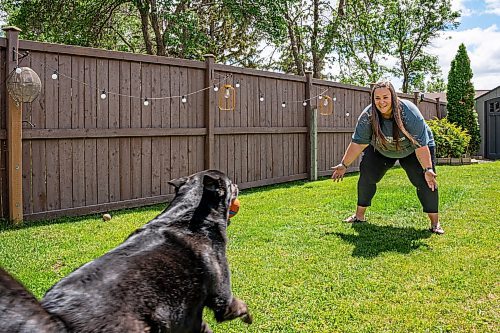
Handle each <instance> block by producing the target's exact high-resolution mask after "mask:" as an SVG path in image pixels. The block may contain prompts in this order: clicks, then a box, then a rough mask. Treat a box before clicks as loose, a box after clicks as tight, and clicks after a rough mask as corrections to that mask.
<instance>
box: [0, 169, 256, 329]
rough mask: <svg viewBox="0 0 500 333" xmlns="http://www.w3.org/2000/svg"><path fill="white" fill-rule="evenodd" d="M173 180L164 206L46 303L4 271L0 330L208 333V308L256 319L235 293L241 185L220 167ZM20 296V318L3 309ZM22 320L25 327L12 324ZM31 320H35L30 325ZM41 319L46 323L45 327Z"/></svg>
mask: <svg viewBox="0 0 500 333" xmlns="http://www.w3.org/2000/svg"><path fill="white" fill-rule="evenodd" d="M170 184H172V185H173V186H175V188H176V195H175V198H174V199H173V201H172V202H171V204H170V206H169V207H168V208H167V209H166V210H164V211H163V212H162V213H161V214H160V215H158V216H157V217H156V218H155V219H153V220H152V221H150V222H149V223H147V224H146V225H145V226H143V227H142V228H140V229H138V230H136V231H135V232H134V233H132V234H131V235H130V236H129V237H128V239H127V240H125V242H123V243H122V244H121V245H119V246H118V247H117V248H115V249H113V250H111V251H109V252H108V253H106V254H104V255H103V256H102V257H100V258H97V259H95V260H94V261H92V262H90V263H88V264H86V265H84V266H82V267H80V268H78V269H77V270H75V271H74V272H73V273H71V274H70V275H69V276H67V277H66V278H64V279H62V280H61V281H59V282H58V283H57V284H55V285H54V286H53V287H52V288H51V289H50V290H49V291H48V292H47V294H46V295H45V296H44V298H43V299H42V302H41V307H40V306H39V305H38V304H37V302H36V300H34V297H32V296H31V295H30V294H28V293H27V292H26V291H25V289H24V288H22V286H20V285H19V284H18V283H17V282H15V281H12V279H9V277H8V275H6V274H4V275H3V276H4V278H0V292H1V294H0V332H4V329H6V328H7V331H8V332H111V333H113V332H171V333H190V332H196V333H199V332H200V333H203V332H205V333H208V332H211V330H210V328H209V327H208V325H207V324H206V323H205V322H203V320H202V312H203V308H204V307H205V306H207V307H208V308H210V309H212V310H213V312H214V314H215V318H216V320H217V321H219V322H221V321H225V320H231V319H234V318H238V317H240V318H241V319H242V320H243V321H244V322H246V323H248V324H250V323H251V322H252V319H251V316H250V314H249V312H248V309H247V306H246V304H245V303H244V302H243V301H241V300H239V299H237V298H235V297H233V295H232V292H231V285H230V278H229V268H228V264H227V260H226V254H225V251H226V226H227V223H228V214H229V213H228V209H229V205H230V202H231V200H233V199H234V198H235V197H236V196H237V192H238V191H237V187H236V185H234V184H232V182H231V181H230V180H229V178H228V177H227V176H226V175H224V174H223V173H221V172H219V171H215V170H208V171H203V172H199V173H197V174H194V175H191V176H189V177H184V178H180V179H176V180H173V181H171V182H170ZM0 273H1V272H0ZM0 276H2V274H0ZM16 286H17V287H16ZM21 296H22V297H24V298H25V299H26V300H25V301H22V300H19V301H18V303H23V302H24V303H23V304H24V308H23V307H22V306H21V308H23V309H24V310H23V311H21V312H20V313H25V314H24V315H20V316H21V317H19V316H17V317H15V318H14V315H13V314H12V313H11V312H9V311H8V310H6V309H5V307H6V306H8V304H10V303H14V302H17V301H15V300H14V301H13V299H14V298H15V297H16V298H17V297H21ZM18 306H20V305H18ZM6 314H7V315H6ZM30 316H31V317H30ZM32 317H33V318H32ZM23 318H25V323H24V327H23V326H13V323H14V322H15V321H17V322H21V323H22V322H23ZM29 318H32V321H33V323H35V324H34V325H35V326H33V327H32V329H31V330H30V327H29V326H26V325H27V321H28V319H29ZM39 322H41V323H42V324H43V325H44V326H40V328H41V329H40V330H38V328H37V327H38V326H36V325H38V324H37V323H39ZM9 325H10V326H9ZM18 327H19V328H18ZM62 327H64V328H62Z"/></svg>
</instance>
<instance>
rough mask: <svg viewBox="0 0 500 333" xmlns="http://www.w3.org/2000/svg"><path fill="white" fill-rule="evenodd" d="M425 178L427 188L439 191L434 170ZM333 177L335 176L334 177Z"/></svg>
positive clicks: (427, 172)
mask: <svg viewBox="0 0 500 333" xmlns="http://www.w3.org/2000/svg"><path fill="white" fill-rule="evenodd" d="M424 176H425V181H426V182H427V186H429V188H430V189H431V191H434V190H435V189H437V186H438V183H437V181H436V177H437V175H436V173H435V172H434V171H433V170H430V169H429V170H427V171H425V173H424ZM332 177H333V176H332Z"/></svg>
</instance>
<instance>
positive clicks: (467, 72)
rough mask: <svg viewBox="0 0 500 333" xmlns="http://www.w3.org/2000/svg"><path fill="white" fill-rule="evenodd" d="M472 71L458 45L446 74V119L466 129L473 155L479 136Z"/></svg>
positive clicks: (469, 149)
mask: <svg viewBox="0 0 500 333" xmlns="http://www.w3.org/2000/svg"><path fill="white" fill-rule="evenodd" d="M472 75H473V74H472V69H471V66H470V60H469V56H468V55H467V50H466V48H465V45H464V44H463V43H462V44H460V46H459V48H458V51H457V54H456V56H455V58H454V59H453V60H452V62H451V68H450V72H449V73H448V86H447V90H446V99H447V100H448V105H447V106H446V109H447V117H448V120H449V121H450V122H452V123H455V124H457V125H458V126H460V127H462V128H464V129H466V130H467V131H468V132H469V133H470V135H471V141H470V143H469V147H468V151H469V152H470V153H475V152H477V151H478V150H479V145H480V143H481V134H480V132H479V123H478V117H477V112H476V110H475V109H474V95H475V90H474V85H473V83H472Z"/></svg>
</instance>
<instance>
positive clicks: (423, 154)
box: [415, 146, 437, 191]
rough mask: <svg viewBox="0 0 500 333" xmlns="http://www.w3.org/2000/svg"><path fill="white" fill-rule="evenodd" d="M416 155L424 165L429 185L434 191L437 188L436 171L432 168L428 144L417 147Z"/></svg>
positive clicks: (423, 169)
mask: <svg viewBox="0 0 500 333" xmlns="http://www.w3.org/2000/svg"><path fill="white" fill-rule="evenodd" d="M415 155H417V159H418V161H419V162H420V165H421V166H422V172H423V173H424V177H425V181H426V182H427V186H429V188H430V189H431V190H432V191H434V190H435V189H436V188H437V181H436V177H437V175H436V173H435V172H434V170H433V169H432V157H431V152H430V150H429V147H428V146H423V147H420V148H417V149H415Z"/></svg>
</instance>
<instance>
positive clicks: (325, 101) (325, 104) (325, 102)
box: [323, 98, 328, 106]
mask: <svg viewBox="0 0 500 333" xmlns="http://www.w3.org/2000/svg"><path fill="white" fill-rule="evenodd" d="M323 105H324V106H328V99H327V98H325V100H324V101H323Z"/></svg>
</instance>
